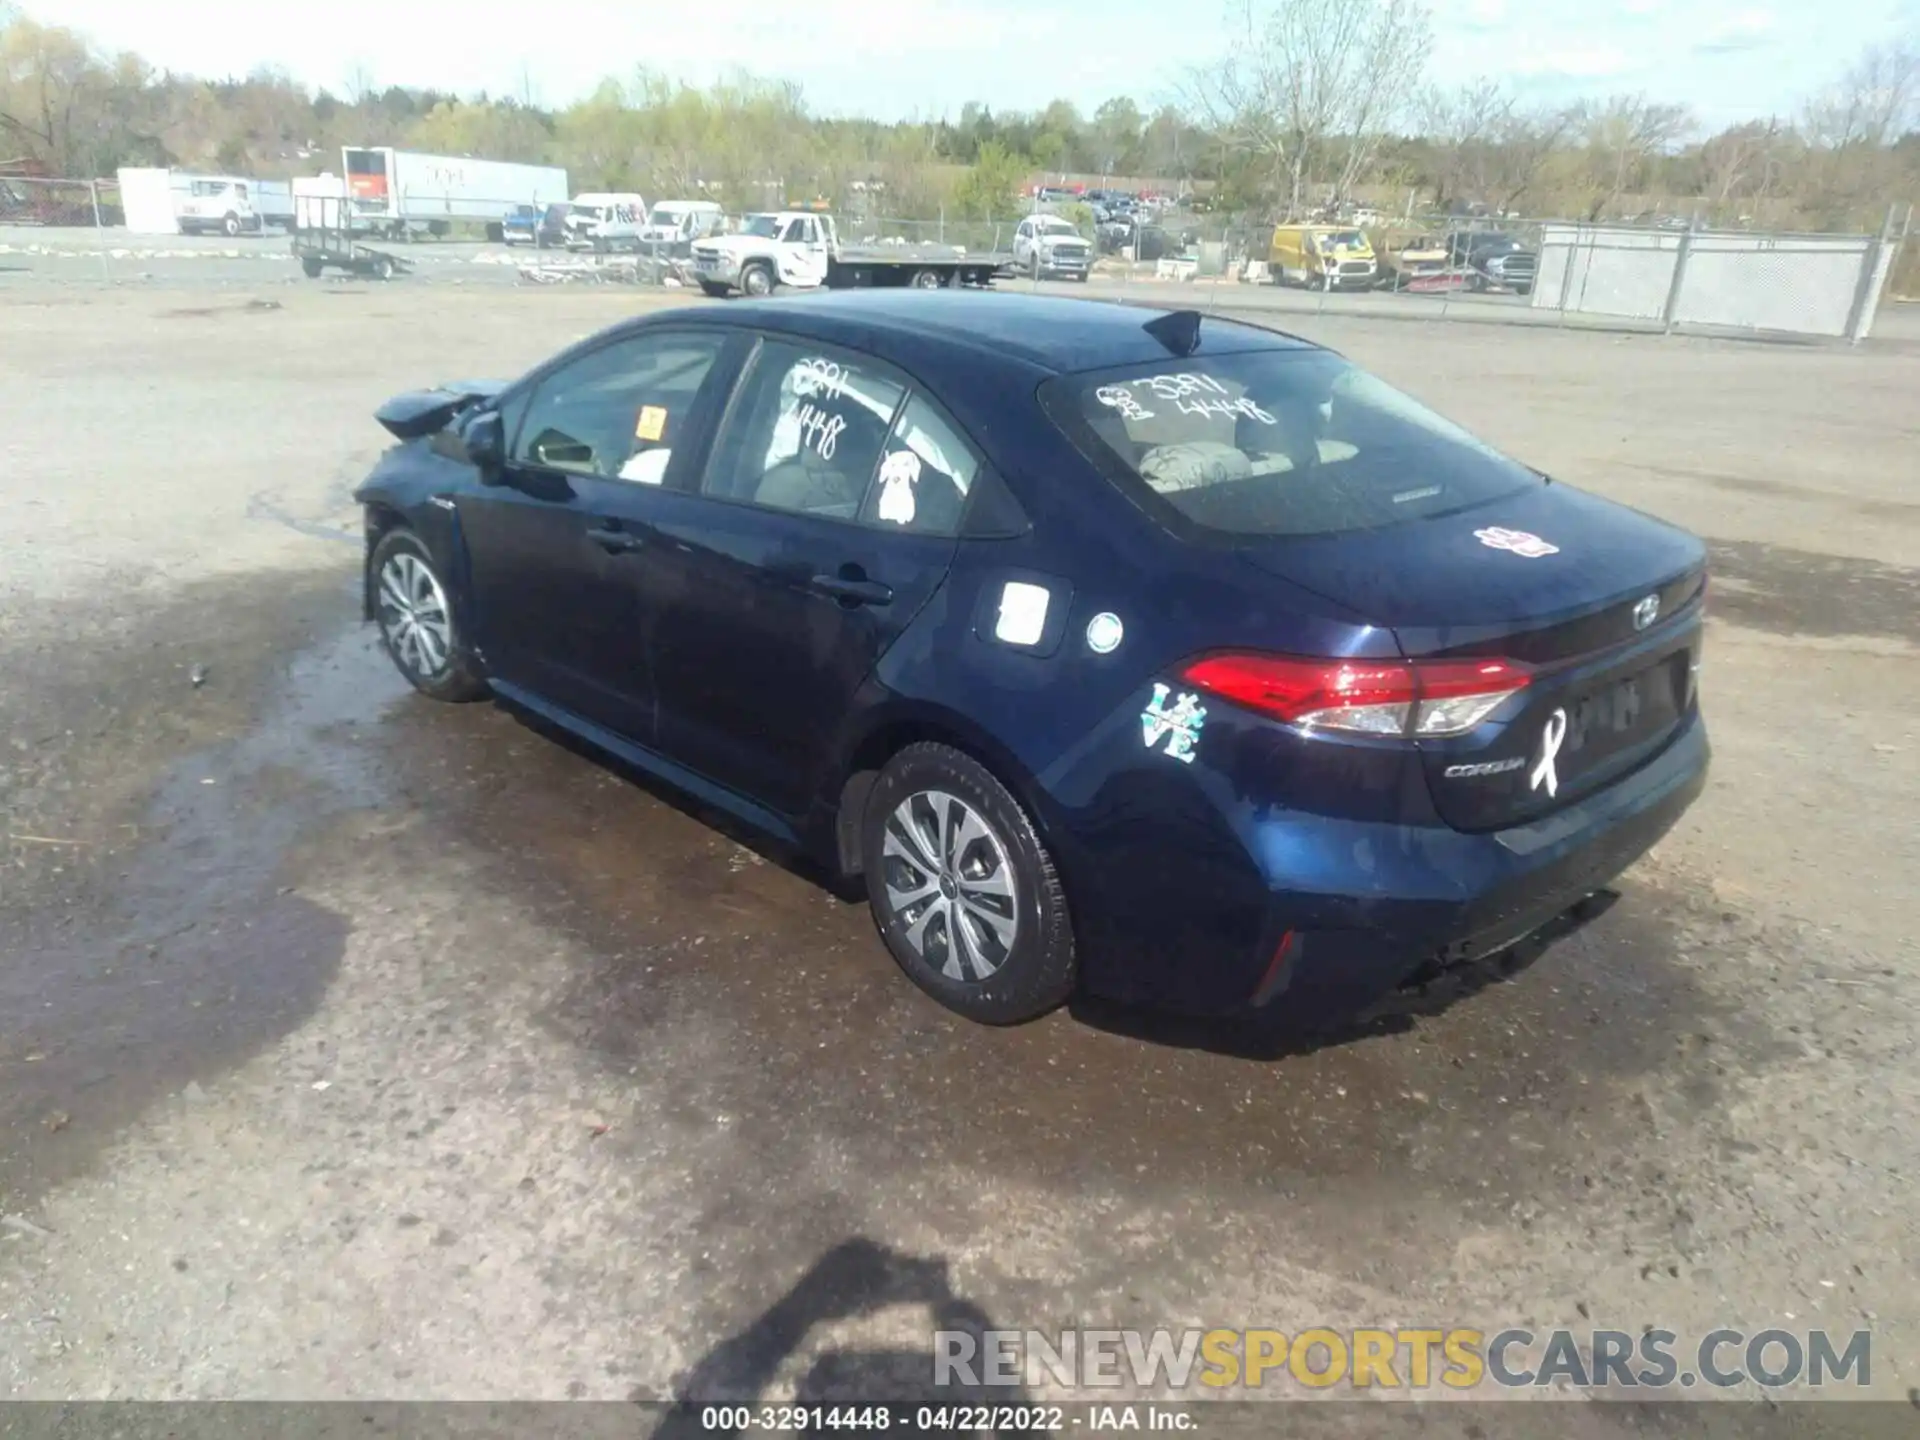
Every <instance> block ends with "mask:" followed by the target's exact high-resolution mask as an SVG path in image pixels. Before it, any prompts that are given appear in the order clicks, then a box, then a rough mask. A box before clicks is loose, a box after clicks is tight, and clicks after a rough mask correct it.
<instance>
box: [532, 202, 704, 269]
mask: <svg viewBox="0 0 1920 1440" xmlns="http://www.w3.org/2000/svg"><path fill="white" fill-rule="evenodd" d="M725 218H726V217H725V215H724V213H723V212H722V210H721V208H720V206H719V205H718V204H716V203H715V202H714V201H711V200H664V201H662V202H660V203H659V204H657V205H655V206H654V207H653V208H652V209H648V208H647V202H646V201H645V200H643V199H642V198H641V197H640V196H639V195H637V194H630V193H621V194H609V193H598V192H592V193H586V194H581V195H576V196H574V197H573V199H572V200H570V201H567V202H565V203H562V204H553V205H545V206H539V205H521V206H517V207H516V208H515V209H514V212H513V213H512V214H511V215H509V216H508V217H507V218H506V220H505V221H504V222H503V223H502V225H501V227H500V240H501V243H502V244H504V245H507V246H514V245H531V246H533V247H534V248H535V249H540V250H548V249H568V250H593V251H597V252H599V253H602V254H606V253H610V252H612V251H616V250H626V251H648V252H650V253H653V254H658V255H664V256H670V257H675V258H684V257H685V256H686V255H688V254H689V253H691V251H692V248H693V242H694V241H696V240H701V239H704V238H706V237H707V236H709V235H714V234H718V233H720V231H721V229H722V227H723V225H724V223H725Z"/></svg>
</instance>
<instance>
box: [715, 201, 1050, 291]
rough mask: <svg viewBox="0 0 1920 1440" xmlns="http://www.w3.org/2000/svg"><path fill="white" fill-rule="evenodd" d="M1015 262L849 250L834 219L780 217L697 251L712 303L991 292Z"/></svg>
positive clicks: (896, 249)
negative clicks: (836, 294)
mask: <svg viewBox="0 0 1920 1440" xmlns="http://www.w3.org/2000/svg"><path fill="white" fill-rule="evenodd" d="M1013 263H1014V262H1013V256H1012V255H1011V254H1007V253H1003V252H1000V251H985V252H980V253H972V252H969V251H968V250H966V249H965V248H963V247H961V246H957V245H934V244H913V243H908V242H905V241H902V242H899V243H892V244H877V245H848V244H845V243H843V242H842V241H841V239H840V236H839V233H838V231H837V229H836V227H835V225H834V222H833V217H832V216H831V215H822V214H818V213H816V212H814V211H811V210H778V211H774V212H772V213H770V214H766V215H751V216H749V217H748V218H747V222H746V224H745V225H744V226H742V227H741V229H740V231H739V232H738V233H737V234H733V235H712V236H708V237H707V238H706V239H704V240H699V241H696V242H695V243H694V246H693V266H692V269H693V276H694V279H695V280H697V281H698V282H699V284H700V288H701V289H702V290H704V291H706V292H707V294H709V295H713V296H721V295H729V294H732V293H733V292H735V291H738V292H739V293H741V294H743V295H755V296H757V295H770V294H772V293H773V292H774V291H775V290H776V289H778V288H780V287H781V286H790V287H792V288H793V289H796V290H814V289H819V288H821V287H823V286H824V287H826V288H827V289H832V290H842V289H852V288H857V287H862V286H875V285H903V286H912V287H914V288H916V289H921V290H938V289H942V288H945V287H959V286H962V285H972V286H984V285H990V284H992V283H993V282H994V281H995V280H997V279H1009V278H1012V276H1013V273H1014V272H1013Z"/></svg>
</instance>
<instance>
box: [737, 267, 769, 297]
mask: <svg viewBox="0 0 1920 1440" xmlns="http://www.w3.org/2000/svg"><path fill="white" fill-rule="evenodd" d="M778 283H779V282H778V281H777V280H775V279H774V277H773V268H772V267H771V266H770V265H768V264H767V262H766V261H764V260H755V261H753V262H752V263H751V264H749V265H748V266H747V267H746V269H744V270H742V271H741V272H740V293H741V294H742V295H748V296H752V297H754V298H756V299H757V298H759V297H760V296H762V295H771V294H772V293H773V287H774V286H775V285H776V284H778Z"/></svg>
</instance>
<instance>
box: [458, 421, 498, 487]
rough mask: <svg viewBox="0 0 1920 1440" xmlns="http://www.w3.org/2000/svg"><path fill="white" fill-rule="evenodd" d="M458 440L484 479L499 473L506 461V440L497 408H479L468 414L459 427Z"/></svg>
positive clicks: (491, 478)
mask: <svg viewBox="0 0 1920 1440" xmlns="http://www.w3.org/2000/svg"><path fill="white" fill-rule="evenodd" d="M460 442H461V444H463V445H465V446H466V449H467V458H468V459H469V460H471V461H472V462H473V463H474V464H475V465H476V466H477V467H479V470H480V473H481V476H482V477H483V478H484V479H487V480H489V481H491V480H493V479H494V478H496V477H497V476H498V475H499V473H500V469H501V467H502V466H503V465H504V464H505V463H506V458H507V440H506V428H505V427H504V426H503V425H502V424H501V423H500V412H499V411H498V410H481V411H478V412H476V413H475V414H474V415H472V416H470V417H469V418H468V420H467V422H466V424H465V425H463V426H461V428H460Z"/></svg>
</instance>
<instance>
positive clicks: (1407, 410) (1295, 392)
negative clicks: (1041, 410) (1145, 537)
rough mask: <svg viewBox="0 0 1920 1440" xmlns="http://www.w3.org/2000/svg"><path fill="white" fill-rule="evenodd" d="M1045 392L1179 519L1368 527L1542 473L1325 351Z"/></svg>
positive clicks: (1139, 374) (1227, 361)
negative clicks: (1514, 459)
mask: <svg viewBox="0 0 1920 1440" xmlns="http://www.w3.org/2000/svg"><path fill="white" fill-rule="evenodd" d="M1049 392H1050V393H1049V394H1048V396H1047V406H1048V409H1049V411H1050V412H1051V413H1052V414H1053V415H1054V417H1055V419H1056V421H1057V422H1059V423H1060V424H1061V427H1062V428H1063V429H1064V430H1065V431H1066V432H1067V433H1068V435H1069V436H1070V437H1071V438H1072V439H1073V440H1074V441H1075V442H1076V443H1077V444H1078V445H1079V446H1080V447H1081V449H1083V450H1084V451H1085V452H1086V453H1087V455H1088V457H1089V458H1090V459H1092V460H1094V461H1095V462H1096V463H1097V464H1100V465H1101V467H1102V468H1103V469H1104V470H1106V471H1107V472H1108V473H1110V474H1112V475H1113V476H1114V477H1115V480H1116V482H1117V483H1119V484H1120V485H1121V486H1122V488H1123V489H1125V490H1126V491H1127V492H1128V493H1129V494H1130V495H1132V496H1133V497H1134V498H1135V499H1136V500H1138V501H1139V502H1140V503H1141V504H1142V505H1143V506H1145V507H1146V508H1147V509H1148V510H1149V511H1150V512H1152V513H1154V514H1156V515H1157V516H1158V517H1159V518H1160V519H1161V520H1162V521H1163V522H1165V523H1167V524H1169V526H1170V528H1173V529H1174V530H1176V531H1180V530H1184V529H1186V528H1188V527H1199V528H1200V529H1201V530H1203V531H1211V532H1215V533H1218V534H1223V535H1327V534H1335V533H1338V532H1340V531H1345V530H1367V529H1373V528H1375V527H1377V526H1382V525H1392V524H1396V523H1398V522H1401V521H1406V520H1420V519H1428V518H1431V517H1433V516H1436V515H1444V514H1450V513H1452V512H1454V511H1456V510H1462V509H1465V508H1467V507H1468V506H1472V505H1479V504H1482V503H1484V502H1486V501H1489V500H1494V499H1498V498H1499V497H1501V496H1504V495H1510V494H1512V493H1514V492H1515V491H1518V490H1523V489H1526V488H1527V487H1529V486H1532V485H1537V484H1539V483H1541V481H1540V478H1539V476H1537V475H1536V474H1535V473H1534V472H1533V471H1531V470H1528V469H1527V468H1526V467H1525V466H1523V465H1520V464H1518V463H1517V462H1515V461H1513V460H1509V459H1508V458H1507V457H1506V456H1504V455H1502V454H1500V453H1499V452H1498V451H1496V450H1494V449H1493V448H1492V447H1490V446H1488V445H1486V444H1484V443H1483V442H1481V441H1479V440H1476V439H1475V438H1474V437H1473V436H1471V435H1469V434H1468V433H1467V432H1466V431H1464V430H1462V429H1461V428H1460V427H1459V426H1457V425H1454V424H1452V423H1451V422H1449V421H1446V420H1443V419H1441V418H1440V417H1439V416H1438V415H1435V414H1434V413H1433V412H1432V411H1431V410H1428V409H1427V408H1426V407H1425V406H1423V405H1421V404H1420V403H1419V402H1418V401H1416V400H1413V399H1411V398H1409V397H1408V396H1405V395H1402V394H1401V393H1400V392H1399V391H1397V390H1395V389H1393V388H1392V387H1391V386H1389V385H1387V384H1386V383H1385V382H1383V381H1381V380H1378V379H1376V378H1374V377H1373V376H1372V375H1369V374H1367V373H1366V372H1365V371H1364V370H1361V369H1359V368H1357V367H1355V366H1353V365H1350V364H1348V363H1347V362H1346V361H1345V360H1342V359H1341V358H1340V357H1339V356H1337V355H1333V354H1330V353H1328V352H1327V351H1324V350H1306V349H1302V350H1267V351H1255V352H1250V353H1247V354H1241V355H1216V356H1210V357H1198V356H1196V357H1194V358H1192V359H1188V360H1176V361H1171V362H1162V363H1159V364H1156V365H1151V366H1133V367H1130V368H1128V369H1125V370H1108V371H1096V372H1092V373H1087V374H1079V375H1069V376H1063V377H1062V378H1060V379H1058V380H1055V381H1050V382H1049ZM1116 461H1117V462H1118V463H1117V464H1116V463H1115V462H1116Z"/></svg>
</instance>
